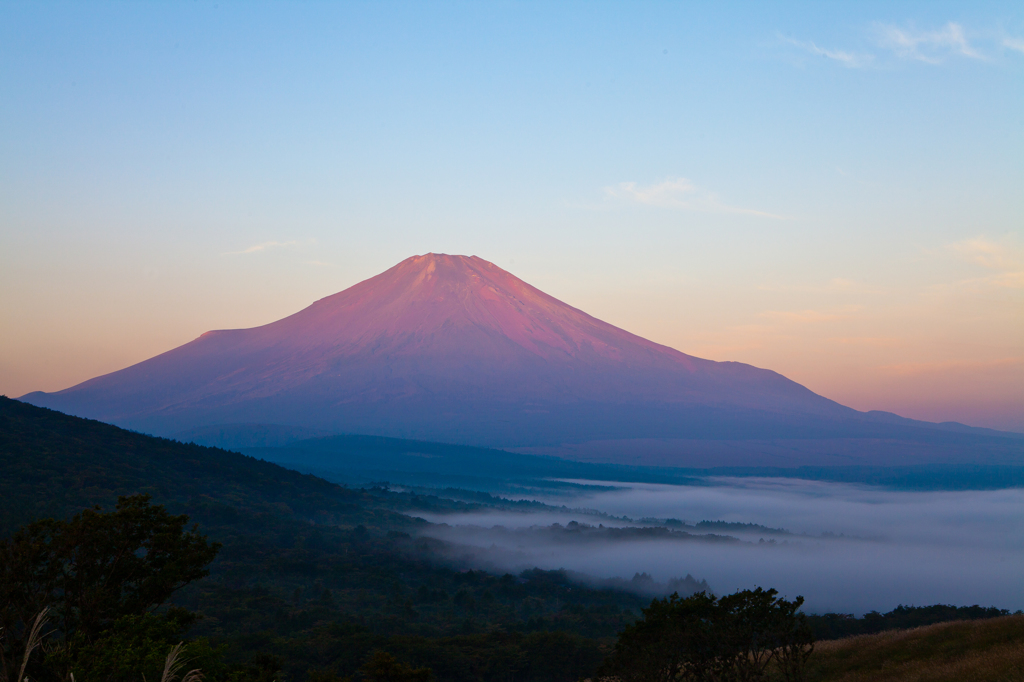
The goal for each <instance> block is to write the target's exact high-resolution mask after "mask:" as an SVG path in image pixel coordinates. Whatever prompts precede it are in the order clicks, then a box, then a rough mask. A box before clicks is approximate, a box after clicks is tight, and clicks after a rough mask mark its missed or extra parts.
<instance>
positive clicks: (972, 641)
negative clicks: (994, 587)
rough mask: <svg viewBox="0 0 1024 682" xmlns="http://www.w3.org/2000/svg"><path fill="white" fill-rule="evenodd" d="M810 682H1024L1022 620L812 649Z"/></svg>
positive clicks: (945, 626) (964, 624) (957, 624)
mask: <svg viewBox="0 0 1024 682" xmlns="http://www.w3.org/2000/svg"><path fill="white" fill-rule="evenodd" d="M807 679H808V681H809V682H819V681H820V682H826V681H827V682H926V681H927V682H947V681H948V682H1024V616H1022V615H1014V616H1005V617H1002V618H992V619H989V620H977V621H954V622H951V623H940V624H938V625H929V626H926V627H921V628H915V629H913V630H894V631H892V632H883V633H879V634H877V635H861V636H859V637H849V638H846V639H837V640H831V641H825V642H818V643H817V644H816V645H815V650H814V654H813V655H812V656H811V658H810V660H809V661H808V675H807Z"/></svg>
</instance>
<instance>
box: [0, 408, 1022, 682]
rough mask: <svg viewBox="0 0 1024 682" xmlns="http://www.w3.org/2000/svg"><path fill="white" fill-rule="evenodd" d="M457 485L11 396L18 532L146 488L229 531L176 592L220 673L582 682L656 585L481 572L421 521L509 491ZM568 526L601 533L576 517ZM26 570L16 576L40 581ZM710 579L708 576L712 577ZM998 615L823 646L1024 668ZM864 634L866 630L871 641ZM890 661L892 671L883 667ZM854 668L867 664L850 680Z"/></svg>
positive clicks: (159, 501)
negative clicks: (104, 418)
mask: <svg viewBox="0 0 1024 682" xmlns="http://www.w3.org/2000/svg"><path fill="white" fill-rule="evenodd" d="M449 492H451V493H452V496H455V497H463V498H465V499H450V498H449V497H447V495H442V496H436V495H429V494H420V493H417V492H404V493H398V492H394V491H390V490H387V489H384V488H381V487H377V488H370V489H353V488H346V487H343V486H340V485H336V484H334V483H331V482H328V481H325V480H323V479H320V478H317V477H315V476H311V475H305V474H301V473H298V472H295V471H291V470H288V469H285V468H283V467H280V466H277V465H275V464H271V463H268V462H265V461H262V460H259V459H254V458H252V457H246V456H243V455H240V454H237V453H232V452H226V451H224V450H219V449H216V448H208V447H201V446H198V445H193V444H183V443H178V442H176V441H171V440H165V439H160V438H153V437H150V436H146V435H142V434H138V433H133V432H130V431H125V430H123V429H119V428H117V427H114V426H110V425H108V424H103V423H100V422H96V421H90V420H85V419H79V418H76V417H70V416H67V415H64V414H61V413H58V412H54V411H50V410H46V409H42V408H37V407H33V406H31V405H27V404H25V403H21V402H18V401H14V400H9V399H7V398H3V397H0V541H4V540H6V539H7V538H10V537H12V536H13V534H14V533H15V531H16V530H17V529H18V528H19V527H23V526H25V525H27V524H30V523H32V522H34V521H38V520H40V519H47V518H53V519H58V520H67V519H70V518H71V517H72V516H73V515H75V514H78V513H79V512H82V511H83V510H86V509H90V508H92V507H94V506H100V507H102V508H103V510H104V511H105V512H110V511H111V510H113V508H114V506H115V504H117V502H118V498H119V496H128V495H138V494H143V495H148V496H149V499H151V501H152V504H153V505H159V506H161V507H165V508H166V510H167V512H168V513H170V514H175V515H181V514H186V515H188V524H189V526H191V524H193V523H195V524H197V526H198V528H197V530H196V532H197V533H199V534H202V535H205V536H206V537H208V539H209V541H210V542H211V543H213V544H218V545H220V549H219V552H218V553H217V556H216V558H215V559H214V560H213V562H212V563H211V564H210V565H209V575H208V576H207V577H205V578H202V579H201V580H196V581H194V582H192V583H190V584H189V585H188V586H187V587H185V588H184V589H182V590H180V591H177V592H175V593H174V595H173V596H172V598H171V600H170V603H169V605H170V606H174V607H183V608H185V609H188V610H189V611H191V612H194V613H195V614H197V615H198V617H199V620H198V621H197V622H195V623H194V625H192V626H191V630H190V631H189V632H188V633H187V635H186V639H188V640H191V641H192V642H193V643H194V644H196V646H198V647H199V648H198V649H197V651H198V650H202V651H205V652H206V654H205V655H204V656H205V658H203V660H204V661H206V662H205V663H204V664H203V665H204V672H205V673H206V674H207V678H206V679H207V680H208V681H209V682H241V680H255V681H256V682H272V681H275V680H276V681H277V682H307V681H308V682H334V681H335V680H340V679H343V678H345V677H348V676H352V675H359V674H364V675H365V666H366V665H370V663H373V662H374V661H376V663H374V665H377V664H379V666H384V667H387V666H389V665H391V666H392V667H395V666H397V667H396V668H395V669H398V668H401V666H406V667H407V668H408V671H410V672H409V674H410V675H413V674H414V673H415V674H419V673H420V672H422V671H423V670H424V669H426V668H429V669H431V670H432V671H433V675H434V676H435V679H438V680H445V681H449V680H450V681H453V682H461V681H466V682H470V681H478V680H479V681H491V680H493V681H495V682H498V681H499V680H500V681H502V682H505V681H508V680H521V681H522V680H532V681H535V682H544V681H551V682H573V681H574V680H577V679H579V678H581V677H585V676H587V675H590V674H592V673H593V672H594V671H595V670H597V668H598V666H599V665H600V664H601V662H602V661H603V660H604V659H605V658H606V657H607V655H608V654H609V653H610V652H611V651H613V650H614V648H615V647H614V645H615V641H616V638H617V636H618V635H619V633H621V632H623V631H624V630H625V629H626V628H627V626H629V625H631V624H633V623H634V622H636V621H637V618H638V616H640V614H641V609H642V608H643V607H645V606H647V605H648V604H650V597H646V598H645V597H641V596H638V595H637V594H635V593H633V592H630V591H627V590H626V589H621V588H622V587H628V586H627V584H626V582H627V581H624V580H619V581H604V584H598V583H596V582H595V583H593V584H590V585H587V584H582V583H581V582H580V581H579V580H578V578H579V576H574V575H571V574H569V573H567V572H564V571H544V570H538V569H532V570H527V571H523V572H521V573H519V574H517V575H510V574H506V575H499V574H493V573H488V572H485V571H479V570H465V569H466V567H465V566H462V565H460V564H459V563H458V562H457V561H455V560H449V559H443V558H442V557H446V556H449V557H450V556H457V555H458V552H453V551H452V550H453V548H452V546H450V545H447V544H446V543H444V542H441V541H439V540H433V539H427V538H423V537H418V535H417V531H418V530H419V529H422V528H425V527H426V526H427V525H429V524H427V522H426V521H424V520H422V519H419V518H416V516H415V514H416V513H418V511H419V510H441V509H460V510H466V509H471V508H472V509H476V508H477V507H478V506H479V505H488V504H496V503H501V504H506V503H508V501H507V500H500V499H499V498H494V497H491V496H489V495H482V494H479V493H475V494H472V495H468V494H465V492H464V491H462V492H461V493H460V491H449ZM154 513H156V512H154ZM87 516H88V515H87ZM44 525H46V524H44ZM712 526H714V524H712ZM687 528H688V529H689V527H687ZM709 529H711V530H719V529H718V527H717V526H714V527H711V528H709ZM557 530H558V532H561V533H563V534H565V533H570V534H580V535H584V534H587V533H591V532H593V529H589V530H588V529H586V528H583V527H582V526H580V527H576V526H572V525H570V526H569V527H565V528H562V527H559V529H557ZM598 530H600V529H598ZM691 530H692V529H691ZM703 530H707V529H703ZM721 530H723V531H726V532H728V531H729V530H731V529H730V528H722V529H721ZM545 532H548V531H545ZM550 532H554V531H550ZM609 532H611V531H609ZM614 532H615V533H627V532H628V533H652V532H663V533H668V532H669V529H668V528H660V529H658V528H654V529H649V528H636V529H632V530H629V529H625V530H619V529H616V530H615V531H614ZM675 532H676V533H677V534H679V535H680V537H682V536H683V535H686V533H679V531H678V529H676V530H675ZM726 540H727V541H728V539H726ZM8 574H9V575H8V578H7V579H9V580H11V581H13V582H19V581H21V582H24V581H22V580H21V578H19V577H18V576H17V575H10V574H11V572H10V571H8ZM648 580H649V577H648ZM691 581H692V579H691ZM633 582H634V583H635V582H637V579H634V581H633ZM692 582H693V586H691V587H692V588H693V589H700V587H699V586H697V581H692ZM12 586H13V587H14V588H16V589H21V587H23V586H21V585H20V584H19V585H12ZM9 587H11V586H9ZM673 589H676V588H673ZM679 589H681V590H682V588H679ZM154 603H155V602H154ZM3 608H5V605H4V604H2V603H0V610H2V609H3ZM166 613H167V614H168V615H169V617H170V616H173V613H174V612H173V611H168V612H166ZM999 613H1000V612H999V611H998V610H996V609H981V608H978V607H969V608H967V609H964V608H954V607H942V606H935V607H926V608H908V607H899V608H897V609H896V610H894V611H892V612H890V613H887V614H869V615H868V616H867V617H864V618H852V617H851V616H845V615H842V614H826V615H824V616H810V617H808V619H807V623H808V625H809V626H810V627H811V630H812V631H813V632H814V633H815V634H816V635H817V636H818V637H837V636H842V635H846V634H864V633H869V632H877V631H878V630H882V629H887V628H894V627H895V628H899V627H907V626H913V625H922V624H925V623H929V622H935V621H937V620H948V619H950V618H960V619H962V618H989V617H991V616H994V615H998V614H999ZM172 620H173V618H172ZM186 620H187V619H186ZM181 622H183V623H184V622H185V621H184V620H183V621H181ZM188 622H189V623H191V622H192V621H190V620H189V621H188ZM987 622H992V623H996V622H1000V623H1001V622H1006V623H1015V624H1016V625H1015V627H1017V630H1016V632H1017V633H1018V634H1016V635H1013V636H1012V637H1011V636H1010V635H1007V637H1004V638H1003V639H1002V640H1000V639H999V637H998V636H997V635H998V633H996V634H995V635H992V636H988V635H984V636H981V635H979V636H978V637H975V638H974V639H968V640H967V644H964V645H962V646H960V645H958V644H957V642H956V636H953V637H951V638H949V639H950V641H949V642H946V641H945V640H941V637H940V639H939V640H936V642H935V643H932V640H931V639H927V640H926V641H925V644H921V643H919V642H918V640H917V639H915V637H918V635H916V634H913V633H920V632H931V631H930V630H928V629H924V630H915V631H911V636H910V637H911V638H910V639H906V640H904V639H901V637H903V635H904V633H890V634H885V635H880V636H879V637H877V638H874V639H873V638H871V637H858V638H853V639H848V640H840V641H839V642H827V643H824V644H821V645H819V648H818V650H816V651H815V653H814V655H813V656H812V658H811V664H812V673H813V675H815V677H813V678H812V679H823V680H824V679H844V680H845V679H850V680H859V679H894V680H895V679H947V678H931V677H917V678H915V677H907V678H900V677H891V678H887V677H879V676H878V673H877V669H880V668H878V666H882V667H885V666H886V665H888V666H889V667H888V668H885V670H890V669H895V668H893V666H895V665H897V664H898V663H899V662H900V661H907V662H908V663H907V665H908V666H910V668H912V667H913V666H912V665H911V663H913V662H914V661H918V659H921V660H925V659H927V660H928V661H932V660H939V659H940V658H941V659H942V660H943V661H945V660H946V659H947V658H948V659H949V661H950V665H954V666H957V665H961V666H962V665H963V664H962V661H961V659H962V660H967V661H970V660H974V659H972V658H970V657H971V656H980V657H981V659H980V660H978V661H977V663H978V664H979V666H980V664H981V663H982V662H985V661H988V662H992V661H995V662H999V661H1003V662H1005V665H1003V664H1002V663H998V665H996V663H993V666H995V667H992V670H994V671H996V672H994V673H993V674H994V675H995V674H997V673H998V671H999V670H1011V671H1012V670H1013V669H1014V668H1013V665H1017V666H1018V670H1019V667H1020V648H1019V646H1020V639H1019V637H1020V634H1019V633H1020V630H1021V629H1022V627H1024V624H1022V623H1021V621H1020V620H1019V619H1017V620H1013V619H1009V620H1007V619H999V620H996V621H987ZM119 627H121V628H122V630H120V631H110V632H105V633H101V635H102V636H101V639H102V638H103V637H106V638H108V639H109V638H110V637H121V638H122V639H123V638H124V637H128V635H129V634H132V632H133V631H134V630H133V628H135V625H134V621H132V622H128V621H125V622H124V623H121V625H120V626H119ZM955 627H959V628H967V630H965V632H968V631H969V632H977V633H983V632H988V630H983V629H978V630H970V628H971V627H972V626H971V625H970V624H963V623H960V624H955ZM135 629H137V628H135ZM172 630H173V628H172V629H171V630H168V631H167V632H166V633H163V634H161V633H160V632H157V631H156V630H153V631H152V633H150V634H152V637H150V634H147V635H146V637H149V638H150V639H151V640H152V641H154V642H156V644H158V645H159V647H158V648H159V649H160V651H166V647H169V646H170V645H172V644H175V643H177V641H178V633H177V631H172ZM936 632H940V633H941V632H946V631H944V630H939V631H936ZM949 632H951V633H955V632H959V631H957V630H950V631H949ZM929 637H931V635H929ZM1013 637H1017V639H1013ZM204 638H205V639H204ZM164 640H166V641H164ZM940 640H941V641H940ZM103 641H106V640H103ZM147 641H149V640H147ZM860 641H863V642H864V643H865V644H864V645H863V646H860V645H857V644H856V643H857V642H860ZM0 643H4V640H3V638H2V637H0ZM851 643H853V644H852V645H851ZM4 646H7V644H6V643H4ZM154 646H156V645H154ZM957 646H960V648H959V649H958V648H957ZM1015 646H1016V647H1017V648H1016V649H1015V648H1014V647H1015ZM851 647H852V648H851ZM886 647H889V648H886ZM964 647H966V648H964ZM374 652H377V653H374ZM380 652H387V656H393V657H394V658H393V659H391V658H388V657H387V656H385V655H383V654H381V653H380ZM147 655H148V654H147ZM160 655H161V656H162V655H163V654H160ZM197 655H198V654H197ZM1014 656H1016V658H1014ZM929 657H930V658H929ZM942 657H945V658H942ZM958 657H959V658H958ZM150 659H152V657H150V658H148V659H146V660H150ZM153 660H156V659H153ZM388 661H391V662H390V663H389V662H388ZM396 661H397V662H396ZM886 661H888V663H886ZM1015 661H1016V663H1014V662H1015ZM157 662H159V661H157ZM876 664H877V666H876V668H877V669H876V668H872V667H871V666H872V665H876ZM913 665H916V663H913ZM943 665H945V663H943ZM1000 665H1003V667H1002V668H1000V667H999V666H1000ZM990 667H991V666H990ZM910 668H908V669H910ZM401 669H402V670H405V669H406V668H401ZM979 669H982V668H979ZM360 670H363V673H360ZM138 672H139V673H140V674H142V673H145V674H146V675H147V679H157V678H159V676H160V675H159V670H142V669H141V668H140V669H139V671H138ZM133 674H134V673H133ZM848 674H862V676H861V677H842V675H848ZM1007 674H1008V675H1009V673H1007ZM837 675H838V677H837ZM413 676H414V677H415V675H413ZM33 679H38V680H39V682H47V680H45V679H43V678H38V677H33ZM82 679H84V678H82ZM111 679H112V678H111ZM132 679H133V680H134V679H136V678H135V677H132ZM366 679H370V678H368V677H367V678H366ZM410 679H412V678H410ZM417 679H418V678H417ZM948 679H964V680H970V679H978V680H984V679H1008V680H1013V679H1018V678H1013V677H1012V676H1004V677H1002V678H999V677H977V678H970V677H956V676H955V675H954V677H949V678H948ZM54 682H56V681H54ZM91 682H101V680H100V679H98V678H95V679H92V680H91Z"/></svg>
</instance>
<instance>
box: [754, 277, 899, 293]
mask: <svg viewBox="0 0 1024 682" xmlns="http://www.w3.org/2000/svg"><path fill="white" fill-rule="evenodd" d="M757 288H758V289H759V290H760V291H774V292H794V291H795V292H800V293H810V294H881V293H885V290H884V289H879V288H878V287H874V286H871V285H868V284H864V283H863V282H855V281H854V280H852V279H845V278H843V277H833V278H832V279H830V280H829V281H828V282H825V283H823V284H799V285H789V284H759V285H758V287H757Z"/></svg>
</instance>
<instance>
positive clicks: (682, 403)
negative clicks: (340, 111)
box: [22, 254, 920, 447]
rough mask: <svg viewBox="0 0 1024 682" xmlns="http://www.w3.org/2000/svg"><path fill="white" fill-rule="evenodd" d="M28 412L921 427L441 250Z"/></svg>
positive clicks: (160, 426)
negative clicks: (668, 338) (671, 342)
mask: <svg viewBox="0 0 1024 682" xmlns="http://www.w3.org/2000/svg"><path fill="white" fill-rule="evenodd" d="M22 400H25V401H26V402H31V403H33V404H36V405H42V406H46V407H52V408H54V409H57V410H61V411H63V412H68V413H71V414H75V415H80V416H85V417H92V418H95V419H100V420H103V421H108V422H112V423H115V424H119V425H122V426H127V427H131V428H135V429H139V430H142V431H148V432H152V433H157V434H175V433H179V432H182V431H185V430H188V429H196V428H198V427H204V426H211V425H214V426H215V425H223V424H278V425H281V424H284V425H291V426H295V427H303V428H305V429H316V430H320V431H328V432H338V433H340V432H349V433H368V434H379V435H388V436H403V437H415V438H422V439H430V440H442V441H447V442H458V443H471V444H480V445H490V446H505V447H509V446H520V447H523V446H540V445H552V444H558V443H567V442H584V441H597V440H609V439H612V440H614V439H635V438H684V439H762V440H763V439H772V438H837V437H841V438H850V437H853V438H859V437H872V438H878V437H890V436H891V435H892V434H891V431H892V429H896V430H899V429H906V428H911V429H914V428H920V427H919V426H914V423H912V422H909V421H906V423H904V421H905V420H899V419H895V423H894V420H893V419H888V420H882V419H878V418H876V417H873V416H872V415H867V414H864V413H860V412H856V411H854V410H851V409H849V408H846V407H843V406H841V405H839V404H837V403H835V402H832V401H830V400H828V399H826V398H823V397H821V396H819V395H816V394H815V393H812V392H811V391H809V390H807V389H806V388H804V387H803V386H800V385H799V384H796V383H794V382H792V381H790V380H788V379H786V378H785V377H783V376H781V375H779V374H776V373H775V372H771V371H767V370H763V369H758V368H755V367H751V366H749V365H744V364H740V363H735V362H711V361H708V360H702V359H700V358H695V357H692V356H689V355H685V354H683V353H680V352H679V351H676V350H673V349H671V348H667V347H665V346H661V345H658V344H656V343H652V342H651V341H647V340H646V339H642V338H640V337H638V336H635V335H633V334H630V333H629V332H626V331H624V330H622V329H619V328H617V327H614V326H612V325H610V324H607V323H605V322H602V321H600V320H598V319H595V318H593V317H591V316H590V315H587V314H586V313H584V312H582V311H580V310H577V309H575V308H573V307H571V306H569V305H566V304H565V303H562V302H561V301H559V300H557V299H555V298H552V297H551V296H548V295H547V294H545V293H544V292H542V291H540V290H538V289H536V288H534V287H532V286H530V285H529V284H526V283H525V282H523V281H522V280H520V279H518V278H516V277H514V276H513V275H511V274H509V273H508V272H505V271H504V270H502V269H501V268H498V267H497V266H495V265H494V264H492V263H489V262H487V261H485V260H482V259H480V258H477V257H475V256H473V257H465V256H449V255H443V254H427V255H425V256H416V257H413V258H409V259H407V260H405V261H402V262H401V263H399V264H398V265H396V266H395V267H393V268H391V269H390V270H387V271H386V272H384V273H382V274H380V275H377V276H376V277H373V278H371V279H368V280H366V281H364V282H361V283H359V284H357V285H355V286H353V287H350V288H349V289H346V290H345V291H342V292H341V293H338V294H335V295H333V296H328V297H327V298H324V299H321V300H319V301H317V302H316V303H314V304H313V305H311V306H309V307H308V308H306V309H305V310H302V311H300V312H298V313H296V314H294V315H292V316H290V317H286V318H284V319H282V320H279V321H277V322H273V323H271V324H267V325H264V326H262V327H256V328H253V329H238V330H226V331H212V332H208V333H206V334H203V335H202V336H200V337H199V338H198V339H196V340H194V341H192V342H190V343H187V344H185V345H183V346H181V347H179V348H175V349H174V350H171V351H168V352H166V353H164V354H162V355H159V356H157V357H154V358H152V359H150V360H146V361H145V362H141V363H139V364H137V365H134V366H131V367H128V368H126V369H123V370H120V371H118V372H114V373H112V374H108V375H105V376H101V377H97V378H95V379H92V380H90V381H86V382H85V383H82V384H79V385H78V386H74V387H72V388H69V389H66V390H64V391H60V392H57V393H51V394H45V393H33V394H29V395H27V396H24V397H23V398H22ZM887 434H888V435H887Z"/></svg>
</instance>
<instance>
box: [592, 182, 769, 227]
mask: <svg viewBox="0 0 1024 682" xmlns="http://www.w3.org/2000/svg"><path fill="white" fill-rule="evenodd" d="M604 192H605V196H606V197H608V198H610V199H614V200H616V201H622V202H627V203H630V204H640V205H643V206H656V207H658V208H671V209H679V210H685V211H702V212H705V213H740V214H743V215H753V216H759V217H762V218H774V219H776V220H779V219H782V216H779V215H775V214H774V213H768V212H766V211H757V210H754V209H750V208H740V207H737V206H730V205H728V204H725V203H722V202H721V201H720V200H719V199H718V196H717V195H716V194H714V193H713V192H709V191H707V190H705V189H702V188H700V187H697V186H696V185H694V184H693V183H692V182H691V181H690V180H688V179H687V178H682V177H670V178H667V179H665V180H663V181H662V182H658V183H655V184H653V185H640V184H638V183H636V182H620V183H619V184H618V185H615V186H614V187H605V188H604Z"/></svg>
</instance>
